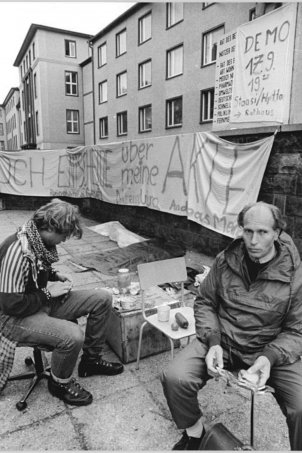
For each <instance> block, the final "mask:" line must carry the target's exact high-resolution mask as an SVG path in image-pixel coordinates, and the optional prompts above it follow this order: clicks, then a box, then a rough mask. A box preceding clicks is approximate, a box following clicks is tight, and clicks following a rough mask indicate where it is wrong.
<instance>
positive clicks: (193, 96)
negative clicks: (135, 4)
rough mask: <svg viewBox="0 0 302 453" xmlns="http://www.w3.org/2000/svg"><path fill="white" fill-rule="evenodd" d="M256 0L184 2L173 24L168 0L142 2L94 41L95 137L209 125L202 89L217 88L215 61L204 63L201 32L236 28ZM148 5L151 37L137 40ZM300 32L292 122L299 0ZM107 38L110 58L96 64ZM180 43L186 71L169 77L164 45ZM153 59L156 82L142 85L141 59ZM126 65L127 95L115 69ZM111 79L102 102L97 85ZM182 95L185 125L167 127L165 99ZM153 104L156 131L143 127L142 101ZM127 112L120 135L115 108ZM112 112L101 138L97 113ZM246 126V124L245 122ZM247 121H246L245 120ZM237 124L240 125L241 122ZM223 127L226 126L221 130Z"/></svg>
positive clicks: (293, 119)
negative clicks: (122, 46)
mask: <svg viewBox="0 0 302 453" xmlns="http://www.w3.org/2000/svg"><path fill="white" fill-rule="evenodd" d="M255 7H256V3H245V2H243V3H241V2H236V3H224V2H223V3H219V2H217V3H213V4H211V5H210V6H208V7H207V8H205V9H203V8H202V3H197V2H195V3H191V2H188V3H184V20H183V21H182V22H180V23H178V24H176V25H175V26H173V27H171V28H169V29H167V27H166V4H165V3H161V2H156V3H146V4H142V6H141V8H139V9H138V10H136V11H135V12H134V13H133V14H132V15H131V16H130V17H127V18H126V19H125V20H123V21H122V22H121V23H119V24H118V25H114V26H113V27H112V28H110V29H109V31H107V32H106V33H104V34H102V36H101V37H100V38H99V39H97V40H95V41H94V42H93V48H94V51H93V55H94V62H95V65H94V79H95V84H94V90H95V112H96V115H95V116H96V130H97V134H96V136H97V139H96V143H100V144H102V143H103V144H104V143H110V142H113V141H114V142H115V141H124V140H130V139H131V140H133V139H138V138H141V137H142V135H147V136H154V137H158V136H165V135H170V134H172V135H174V134H178V133H188V132H195V131H211V130H212V122H210V123H203V124H200V108H201V100H200V97H201V95H200V92H201V90H203V89H209V88H214V85H215V70H216V65H215V63H212V64H210V65H207V66H204V67H202V66H201V58H202V35H203V33H204V32H207V31H210V30H211V29H214V28H216V27H217V26H220V25H224V32H225V33H228V32H231V31H232V30H235V29H236V28H237V27H238V26H239V25H241V24H244V23H247V22H249V16H250V11H251V9H253V8H255ZM148 11H151V13H152V39H150V40H149V41H147V42H145V43H144V44H142V45H138V20H139V18H140V17H142V16H143V15H144V14H146V13H147V12H148ZM297 12H298V13H297V21H296V23H297V32H296V39H295V52H294V65H293V78H292V93H291V96H292V102H291V112H290V123H291V124H300V123H302V111H301V108H300V107H299V103H300V102H301V97H302V85H301V83H300V80H301V73H302V59H301V58H300V53H301V46H302V42H301V40H302V37H301V34H302V27H301V24H302V7H301V5H300V4H297ZM124 28H126V30H127V53H126V54H124V55H122V56H120V57H118V58H116V56H115V37H116V33H118V32H119V31H121V30H123V29H124ZM104 42H106V43H107V64H106V65H105V66H103V67H101V68H98V65H97V61H98V56H97V50H98V47H99V46H100V45H101V44H102V43H104ZM178 44H183V45H184V71H183V74H182V75H180V76H177V77H174V78H172V79H169V80H167V79H166V51H167V50H168V49H171V48H173V47H174V46H176V45H178ZM149 58H151V59H152V86H150V87H146V88H144V89H142V90H139V89H138V64H139V63H140V62H142V61H144V60H146V59H149ZM125 70H126V71H127V79H128V90H127V94H126V95H125V96H122V97H120V98H117V97H116V75H117V74H119V73H120V72H122V71H125ZM104 80H107V81H108V102H106V103H103V104H99V100H98V85H99V83H100V82H102V81H104ZM176 96H183V124H182V126H181V127H174V128H171V129H166V127H165V121H166V119H165V113H166V112H165V110H166V107H165V102H166V100H167V99H169V98H173V97H176ZM147 104H152V131H150V132H145V133H139V131H138V107H139V106H143V105H147ZM124 110H126V111H127V112H128V134H127V135H126V136H121V137H118V136H117V132H116V131H117V126H116V114H117V113H118V112H121V111H124ZM106 116H108V122H109V136H108V138H105V139H100V138H99V124H98V121H99V118H101V117H106ZM241 127H243V126H241ZM244 127H245V126H244ZM238 128H239V127H238ZM222 133H223V131H222Z"/></svg>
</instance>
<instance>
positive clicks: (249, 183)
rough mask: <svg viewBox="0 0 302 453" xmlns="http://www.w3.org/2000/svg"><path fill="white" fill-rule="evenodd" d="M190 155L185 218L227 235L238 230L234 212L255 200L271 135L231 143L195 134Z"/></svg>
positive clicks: (212, 136)
mask: <svg viewBox="0 0 302 453" xmlns="http://www.w3.org/2000/svg"><path fill="white" fill-rule="evenodd" d="M197 138H198V147H196V148H195V154H194V155H192V161H191V172H190V177H189V191H188V214H187V216H188V219H190V220H193V221H194V222H198V223H200V224H201V225H203V226H205V227H207V228H210V229H212V230H215V231H219V232H221V233H223V234H225V235H227V236H231V237H234V236H236V235H237V233H238V227H237V215H238V213H239V212H240V211H241V209H242V208H243V207H244V206H245V205H246V204H248V203H251V202H254V201H256V200H257V196H258V193H259V189H260V185H261V181H262V178H263V174H264V171H265V168H266V164H267V161H268V158H269V155H270V151H271V148H272V145H273V141H274V136H271V137H269V138H265V139H262V140H258V141H256V142H253V143H246V144H235V143H230V142H227V141H225V140H222V139H220V138H219V137H216V136H214V135H212V134H209V133H204V134H198V136H197Z"/></svg>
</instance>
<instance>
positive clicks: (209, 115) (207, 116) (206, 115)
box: [200, 88, 214, 123]
mask: <svg viewBox="0 0 302 453" xmlns="http://www.w3.org/2000/svg"><path fill="white" fill-rule="evenodd" d="M213 112H214V88H210V89H208V90H202V91H201V92H200V122H201V123H205V122H207V121H213Z"/></svg>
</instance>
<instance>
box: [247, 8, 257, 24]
mask: <svg viewBox="0 0 302 453" xmlns="http://www.w3.org/2000/svg"><path fill="white" fill-rule="evenodd" d="M255 19H256V8H252V9H250V10H249V21H251V20H255Z"/></svg>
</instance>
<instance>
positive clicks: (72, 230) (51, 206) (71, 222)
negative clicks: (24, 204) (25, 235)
mask: <svg viewBox="0 0 302 453" xmlns="http://www.w3.org/2000/svg"><path fill="white" fill-rule="evenodd" d="M32 220H33V221H34V222H35V224H36V227H37V228H38V230H47V229H48V228H51V229H52V230H54V231H55V232H56V233H59V234H65V235H66V238H70V237H72V236H74V237H76V238H78V239H81V237H82V234H83V230H82V227H81V225H80V212H79V208H78V206H76V205H72V204H70V203H67V202H66V201H63V200H60V199H59V198H53V199H52V200H51V201H50V202H49V203H47V204H46V205H44V206H42V207H41V208H39V209H38V210H37V211H36V212H35V213H34V215H33V217H32Z"/></svg>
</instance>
